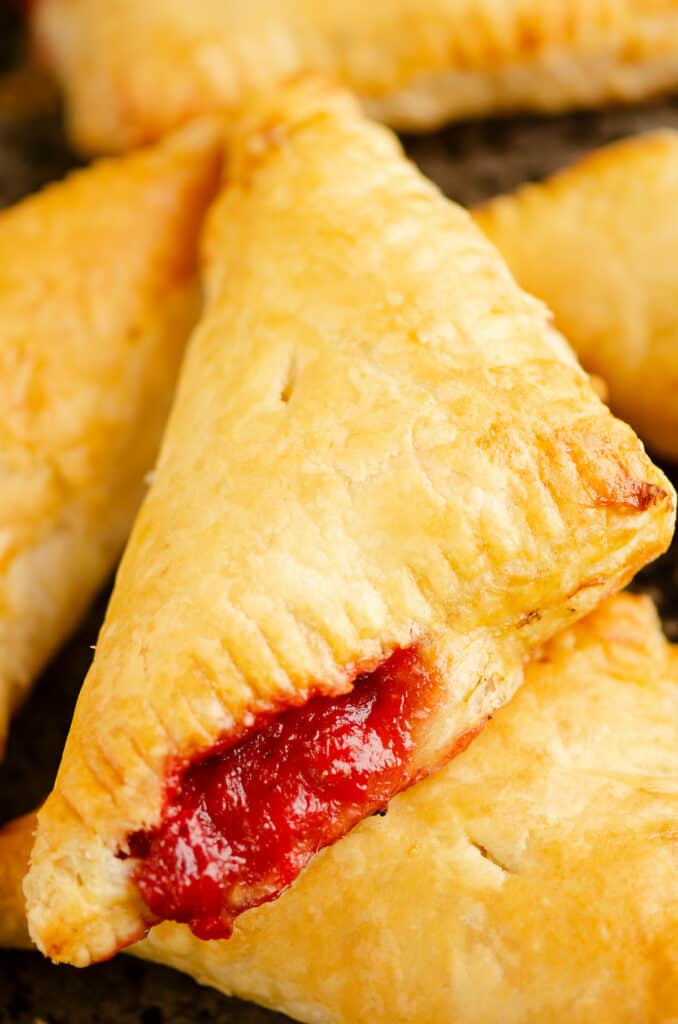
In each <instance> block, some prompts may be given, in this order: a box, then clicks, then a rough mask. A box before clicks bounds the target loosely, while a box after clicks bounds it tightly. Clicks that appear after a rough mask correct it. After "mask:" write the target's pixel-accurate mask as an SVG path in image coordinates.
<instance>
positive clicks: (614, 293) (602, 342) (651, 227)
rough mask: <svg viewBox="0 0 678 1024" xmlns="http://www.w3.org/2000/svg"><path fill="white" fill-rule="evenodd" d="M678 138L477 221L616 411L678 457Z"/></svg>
mask: <svg viewBox="0 0 678 1024" xmlns="http://www.w3.org/2000/svg"><path fill="white" fill-rule="evenodd" d="M677 209H678V132H671V131H664V132H659V133H656V134H651V135H641V136H639V137H637V138H634V139H629V140H626V141H624V142H619V143H617V144H615V145H612V146H608V147H606V148H605V149H602V150H600V151H598V152H596V153H594V154H592V155H590V156H588V157H586V158H585V159H584V160H582V161H581V162H579V163H578V164H575V166H574V167H572V168H569V169H568V170H565V171H562V172H560V173H559V174H556V175H555V176H554V177H552V178H551V179H549V180H548V181H546V182H544V183H542V184H538V185H528V186H526V187H524V188H521V189H519V190H518V191H517V192H516V193H514V194H513V195H507V196H502V197H500V198H499V199H495V200H493V201H492V202H490V203H487V204H485V205H484V206H481V207H479V208H478V209H477V210H476V211H475V214H474V216H475V218H476V222H477V223H478V225H479V226H480V227H481V228H482V230H483V231H484V232H485V233H486V234H487V235H488V236H489V238H490V239H491V240H492V241H493V242H494V243H495V245H497V246H498V247H499V249H500V250H501V252H502V254H503V256H504V258H505V259H506V260H507V262H508V264H509V267H510V268H511V270H512V271H513V273H514V274H515V275H516V277H517V278H518V281H519V282H520V284H522V286H523V287H524V288H527V290H528V291H531V292H533V293H534V294H535V295H538V296H539V298H541V299H543V300H544V301H545V302H546V303H548V305H549V306H550V307H551V309H552V310H553V311H554V313H555V316H556V322H557V324H558V326H559V327H560V328H561V329H562V330H563V331H564V332H565V334H566V335H567V337H568V339H569V341H570V342H571V343H572V345H573V346H574V348H575V349H576V351H577V354H578V355H579V357H580V359H581V361H582V363H583V364H584V366H585V367H586V368H587V369H588V370H591V371H592V372H593V373H596V374H599V375H600V376H601V377H603V379H604V380H605V381H606V383H607V385H608V387H609V392H610V399H611V403H612V408H613V409H614V410H615V412H617V413H618V414H619V415H620V416H622V417H623V418H624V419H626V420H628V421H629V423H631V424H633V426H634V428H635V429H636V430H637V431H638V433H639V434H640V436H641V437H642V438H643V440H644V441H647V443H648V444H650V445H651V446H652V447H653V448H654V449H655V450H656V451H657V452H660V453H662V454H663V455H666V456H668V457H669V458H674V459H676V458H678V304H677V303H676V296H677V295H678V214H677V213H676V210H677Z"/></svg>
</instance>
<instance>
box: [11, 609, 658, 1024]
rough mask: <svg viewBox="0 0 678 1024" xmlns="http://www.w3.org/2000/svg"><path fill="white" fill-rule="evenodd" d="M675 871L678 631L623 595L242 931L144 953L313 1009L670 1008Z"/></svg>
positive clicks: (592, 1021)
mask: <svg viewBox="0 0 678 1024" xmlns="http://www.w3.org/2000/svg"><path fill="white" fill-rule="evenodd" d="M33 827H34V822H33V821H32V820H31V819H26V820H25V821H24V822H23V823H21V824H18V825H16V826H14V828H13V831H12V832H10V833H9V836H7V834H6V833H4V834H0V864H3V865H6V868H5V870H6V873H7V877H6V879H0V908H2V909H3V910H4V908H7V910H6V911H5V913H4V914H3V912H2V910H0V942H2V943H4V944H17V943H19V944H21V945H24V944H25V943H26V942H27V933H26V928H25V924H24V923H23V922H22V920H21V917H22V911H23V907H22V902H21V894H20V892H19V891H18V887H19V880H20V878H21V876H22V874H23V872H24V871H25V868H26V864H27V860H28V851H29V849H30V842H31V836H32V829H33ZM20 835H21V836H22V838H21V839H20V838H19V836H20ZM677 877H678V649H676V648H675V647H673V648H672V647H670V646H669V645H668V644H667V643H666V641H665V640H664V638H663V636H662V633H661V629H660V627H659V623H658V621H657V616H656V613H655V611H654V609H653V607H652V605H651V603H650V601H649V600H648V599H647V598H639V597H632V596H630V595H626V594H625V595H620V596H617V597H615V598H612V599H610V600H609V601H607V602H606V603H605V604H603V605H601V606H600V607H599V609H598V610H597V611H596V612H594V613H593V614H592V615H590V616H589V617H588V618H586V619H585V620H583V621H582V622H580V623H579V624H577V625H576V626H575V627H572V628H570V629H569V630H567V631H565V632H564V633H561V634H560V635H559V636H558V637H557V638H556V639H555V640H553V641H551V642H550V643H549V644H548V645H547V646H546V647H545V649H544V650H543V651H542V653H541V654H540V656H539V657H538V658H537V659H536V660H535V661H534V662H533V663H532V665H531V666H530V667H529V669H528V671H527V678H526V682H525V686H524V687H523V688H522V690H521V691H520V693H519V694H518V695H517V696H516V697H515V699H514V700H513V701H512V702H511V703H510V704H509V705H508V706H507V707H505V708H503V709H502V710H501V711H500V712H498V714H497V716H496V718H495V720H494V721H493V722H491V723H490V724H489V725H488V727H487V728H486V730H485V731H484V732H483V734H482V735H481V736H480V737H479V739H478V740H476V742H475V743H474V744H472V745H471V747H470V748H469V750H467V751H466V753H464V754H462V755H461V756H460V757H459V758H457V759H456V760H455V761H453V762H452V763H451V764H450V765H448V766H447V767H446V768H444V769H443V770H442V771H441V772H439V773H438V774H437V775H435V776H434V777H432V778H430V779H428V780H427V781H426V782H423V783H421V784H420V785H419V786H416V787H414V788H413V789H411V790H410V791H409V792H407V793H405V794H403V795H402V796H399V797H397V798H396V799H395V800H394V801H393V802H392V804H391V807H390V809H389V813H388V815H387V816H386V817H385V818H370V819H368V820H367V821H364V822H363V823H362V824H361V825H359V826H358V827H357V828H356V829H355V831H354V832H353V833H351V835H349V836H346V837H345V838H344V839H342V840H341V841H340V842H338V843H337V844H336V845H335V846H334V847H333V848H332V849H330V850H327V851H325V852H324V853H323V854H321V855H319V856H318V857H316V858H315V860H314V861H313V863H312V864H311V865H310V867H309V868H308V869H307V871H306V872H305V873H304V874H303V875H302V876H301V877H300V878H298V879H297V881H296V882H295V883H294V885H293V886H292V887H291V888H290V889H289V890H288V891H287V892H286V893H284V894H283V895H282V896H281V897H280V899H278V900H277V901H276V902H275V903H273V904H269V905H267V906H265V907H260V908H258V909H256V910H253V911H250V912H248V913H247V914H245V915H244V916H243V917H241V918H240V920H239V922H238V923H237V924H236V929H235V934H234V936H233V938H232V939H231V940H230V941H228V942H210V943H206V942H200V941H199V940H197V939H195V938H194V937H193V936H192V935H191V934H190V932H189V931H188V929H186V928H184V927H182V926H180V925H171V924H164V925H160V926H159V927H157V928H154V929H153V930H152V931H151V933H150V935H149V937H148V939H146V940H145V941H144V942H142V943H140V944H139V945H137V946H134V947H132V949H131V952H132V953H135V954H137V955H140V956H144V957H146V958H149V959H152V960H156V961H158V962H160V963H165V964H169V965H171V966H173V967H176V968H178V969H179V970H182V971H185V972H187V973H189V974H191V975H193V977H195V978H197V979H198V980H199V981H201V982H203V983H205V984H208V985H212V986H214V987H216V988H218V989H220V990H221V991H223V992H226V993H233V994H235V995H239V996H243V997H245V998H248V999H253V1000H256V1001H257V1002H261V1003H264V1004H265V1005H267V1006H271V1007H273V1008H275V1009H277V1010H280V1011H283V1012H285V1013H288V1014H290V1015H291V1016H293V1017H297V1018H298V1019H299V1020H302V1021H307V1022H309V1024H357V1022H363V1021H364V1022H367V1021H370V1022H371V1024H450V1022H451V1021H454V1022H455V1024H495V1022H497V1021H501V1022H502V1024H530V1022H534V1021H537V1020H538V1021H540V1022H542V1024H562V1022H563V1021H567V1022H568V1024H600V1022H601V1021H604V1022H605V1024H638V1022H639V1021H642V1022H643V1024H668V1022H669V1021H672V1020H675V1019H676V1016H677V1015H678V885H677V882H676V879H677ZM3 890H4V891H3Z"/></svg>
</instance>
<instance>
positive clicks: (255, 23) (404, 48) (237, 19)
mask: <svg viewBox="0 0 678 1024" xmlns="http://www.w3.org/2000/svg"><path fill="white" fill-rule="evenodd" d="M33 11H34V24H35V35H36V39H37V44H38V47H39V49H40V51H41V52H42V53H43V54H44V56H45V59H46V61H47V62H48V63H49V65H50V66H51V67H52V68H53V70H54V71H55V72H56V74H57V76H58V77H59V79H60V80H61V81H62V83H63V86H64V89H65V92H66V97H67V111H68V116H69V121H70V127H71V134H72V137H73V139H74V140H75V141H76V142H77V144H78V145H79V146H80V147H81V148H82V149H84V150H86V151H95V152H98V151H101V150H111V149H115V150H119V149H124V148H127V147H129V146H133V145H137V144H138V143H139V142H142V141H146V140H148V139H153V138H157V137H159V136H160V135H162V134H163V133H165V132H166V131H167V130H168V129H170V128H172V127H175V126H176V125H177V124H179V123H181V122H183V121H185V120H186V119H188V118H190V117H192V116H195V114H197V113H202V112H204V111H206V110H208V111H215V110H219V111H223V112H226V113H231V112H233V111H234V110H236V109H237V108H238V107H239V106H240V104H241V103H242V100H243V97H244V96H246V95H247V94H248V93H249V92H250V91H251V90H252V89H253V88H260V87H263V88H266V87H269V88H270V87H271V86H272V85H274V84H276V83H279V82H280V81H282V80H284V79H286V78H288V77H289V76H290V75H294V74H297V73H299V72H304V71H315V72H321V73H323V74H326V75H330V76H333V77H336V78H337V79H339V80H340V81H341V82H343V84H344V85H346V86H349V87H350V88H352V89H353V90H354V91H355V92H356V93H358V95H360V96H361V97H362V99H363V100H364V101H365V103H366V105H367V109H368V111H369V112H370V113H371V114H372V115H373V116H375V117H377V118H379V119H382V120H385V121H387V122H388V123H390V124H391V125H393V126H395V127H397V128H400V129H408V130H422V129H430V128H432V127H435V126H436V125H440V124H442V123H443V122H444V121H447V120H450V119H453V118H459V117H469V116H478V115H482V114H489V113H497V112H503V111H511V110H539V111H546V112H554V111H557V110H562V109H567V108H571V107H587V106H596V105H599V104H601V103H603V102H609V101H612V100H617V101H629V100H638V99H640V98H642V97H647V96H650V95H652V94H655V93H658V92H661V91H666V90H667V89H672V88H675V86H676V85H678V3H677V2H676V0H549V2H548V3H544V2H543V0H502V2H501V3H496V2H494V0H425V2H422V0H371V2H370V3H367V4H366V3H363V2H361V0H250V2H248V3H242V2H241V0H199V2H198V3H194V4H191V5H187V4H186V3H185V2H184V0H144V3H139V2H138V0H116V3H115V4H111V3H110V2H109V0H37V2H35V3H33Z"/></svg>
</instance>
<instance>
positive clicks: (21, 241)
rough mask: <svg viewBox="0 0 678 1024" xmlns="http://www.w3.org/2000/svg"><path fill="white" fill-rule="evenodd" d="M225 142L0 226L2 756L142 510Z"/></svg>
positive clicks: (49, 198)
mask: <svg viewBox="0 0 678 1024" xmlns="http://www.w3.org/2000/svg"><path fill="white" fill-rule="evenodd" d="M217 143H218V137H217V135H216V134H215V131H214V130H213V129H211V128H208V127H207V126H206V125H205V126H200V127H196V128H193V129H186V130H185V131H184V132H182V133H181V134H179V135H177V136H176V137H175V138H173V139H171V140H169V141H167V142H166V143H165V144H164V145H162V146H160V147H158V148H157V149H154V150H149V151H148V152H144V153H140V154H139V155H138V156H133V157H128V158H125V159H121V160H118V161H111V162H106V163H102V164H99V165H97V166H94V167H91V168H89V169H87V170H84V171H79V172H77V173H75V174H73V175H71V176H70V177H69V178H67V179H66V180H65V181H63V182H60V183H58V184H56V185H52V186H50V187H49V188H47V189H45V190H44V191H43V192H40V193H39V194H37V195H34V196H30V197H29V198H27V199H25V200H23V201H22V202H20V203H18V204H17V205H16V206H14V207H11V208H8V209H6V210H4V211H3V212H2V213H0V750H1V748H2V745H3V741H4V738H5V731H6V727H7V718H8V715H9V713H10V711H11V710H12V709H13V707H14V706H15V705H16V703H17V701H18V700H19V699H20V698H21V697H22V695H23V694H24V693H25V691H26V689H27V687H28V685H29V684H30V683H31V681H32V680H33V679H34V678H35V676H36V674H37V673H38V672H39V671H40V669H41V668H42V667H43V665H44V664H45V662H46V661H47V659H48V658H49V657H50V656H51V655H52V654H53V653H54V652H55V650H56V648H57V647H58V646H59V645H60V644H61V643H62V642H63V640H64V639H65V637H66V636H67V635H68V633H69V632H70V631H71V630H72V629H73V627H74V626H75V624H76V623H77V621H78V619H79V617H80V615H81V614H82V612H83V610H84V609H85V607H86V605H87V603H88V602H89V601H90V600H91V599H92V597H93V596H94V594H95V592H96V590H97V589H98V588H99V587H100V586H101V585H102V584H103V582H104V580H105V579H106V577H107V576H108V574H109V573H110V572H111V570H112V568H113V566H114V564H115V560H116V559H117V558H118V556H119V554H120V551H121V549H122V546H123V543H124V541H125V539H126V536H127V534H128V533H129V529H130V527H131V525H132V520H133V518H134V515H135V513H136V510H137V508H138V505H139V502H140V500H141V496H142V492H143V488H144V476H145V474H146V473H147V471H148V470H149V469H150V467H151V466H152V464H153V460H154V459H155V456H156V453H157V448H158V445H159V442H160V435H161V430H162V427H163V425H164V421H165V417H166V414H167V411H168V409H169V404H170V398H171V393H172V388H173V385H174V381H175V378H176V374H177V370H178V366H179V361H180V358H181V355H182V350H183V347H184V344H185V341H186V339H187V337H188V334H189V332H190V329H191V327H192V325H193V324H194V322H195V319H196V317H197V313H198V287H197V279H196V263H197V253H196V249H197V235H198V228H199V225H200V222H201V220H202V217H203V214H204V212H205V208H206V205H207V203H208V201H209V198H210V196H211V195H212V194H213V191H214V189H215V187H216V179H217Z"/></svg>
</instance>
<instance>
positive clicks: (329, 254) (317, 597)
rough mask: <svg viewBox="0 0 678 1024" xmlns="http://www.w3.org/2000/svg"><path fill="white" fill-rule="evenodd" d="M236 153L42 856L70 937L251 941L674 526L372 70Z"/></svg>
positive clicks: (36, 909)
mask: <svg viewBox="0 0 678 1024" xmlns="http://www.w3.org/2000/svg"><path fill="white" fill-rule="evenodd" d="M226 177H227V181H228V183H229V185H228V188H227V189H226V190H225V192H224V194H223V197H222V198H221V199H220V200H218V201H217V203H216V204H215V206H214V207H213V210H212V213H211V215H210V218H209V221H208V227H207V236H206V242H205V251H206V308H205V312H204V316H203V319H202V321H201V324H200V326H199V327H198V329H197V330H196V333H195V334H194V336H193V339H192V341H191V343H190V345H189V350H188V353H187V357H186V360H185V363H184V369H183V372H182V377H181V380H180V384H179V388H178V393H177V398H176V400H175V405H174V409H173V412H172V414H171V417H170V421H169V426H168V430H167V433H166V436H165V440H164V444H163V448H162V451H161V456H160V459H159V463H158V466H157V470H156V474H155V477H154V481H153V484H152V486H151V488H150V491H149V494H148V496H147V498H146V500H145V502H144V505H143V507H142V510H141V513H140V515H139V517H138V519H137V522H136V525H135V528H134V531H133V534H132V537H131V540H130V543H129V545H128V548H127V551H126V553H125V556H124V558H123V561H122V565H121V568H120V570H119V574H118V578H117V583H116V587H115V591H114V594H113V597H112V599H111V603H110V606H109V609H108V614H107V617H106V622H105V624H104V627H103V629H102V632H101V635H100V638H99V643H98V645H97V650H96V655H95V658H94V663H93V665H92V668H91V671H90V673H89V675H88V677H87V680H86V682H85V684H84V687H83V690H82V693H81V696H80V699H79V702H78V706H77V709H76V712H75V717H74V720H73V725H72V728H71V732H70V735H69V738H68V742H67V744H66V748H65V752H64V757H63V760H62V764H61V768H60V770H59V774H58V778H57V781H56V784H55V789H54V792H53V793H52V795H51V796H50V798H49V799H48V800H47V803H46V804H45V806H44V808H43V810H42V811H41V813H40V818H39V822H40V824H39V828H38V833H37V839H36V846H35V850H34V854H33V865H32V870H31V873H30V875H29V877H28V880H27V895H28V906H29V920H30V923H31V929H32V934H33V936H34V938H35V940H36V941H37V943H38V944H39V945H40V947H41V948H42V949H43V950H44V951H46V952H47V953H48V954H49V955H50V956H52V957H54V958H55V959H61V960H68V961H71V962H74V963H76V964H85V963H87V962H89V961H90V960H93V959H100V958H102V957H107V956H110V955H111V954H112V953H114V952H115V950H116V949H118V948H120V947H121V946H124V945H126V944H128V943H130V942H132V941H134V940H135V939H137V938H139V937H140V936H141V935H142V934H143V932H144V931H145V930H146V929H147V928H148V926H149V925H150V924H151V923H153V922H154V921H156V920H158V918H163V917H165V918H172V919H177V920H182V921H187V922H190V924H191V926H192V928H193V929H194V930H195V932H196V934H198V935H200V936H201V937H203V938H204V937H221V936H224V935H227V934H228V932H229V930H230V929H231V927H232V922H233V919H234V918H235V916H236V915H237V914H238V913H240V912H241V911H242V910H245V909H247V908H248V907H251V906H254V905H256V904H258V903H261V902H263V901H265V900H269V899H272V898H274V897H275V896H276V895H277V894H278V893H279V892H280V890H281V889H282V888H284V887H285V886H286V885H287V884H289V883H290V882H291V881H293V879H294V878H295V877H296V875H297V874H298V873H299V871H300V870H301V869H302V868H303V866H304V865H305V864H306V863H307V862H308V861H309V860H310V859H311V858H312V856H313V854H314V853H315V852H316V851H317V850H318V849H320V848H321V847H322V846H325V845H328V844H331V843H332V842H334V841H335V840H336V839H337V838H339V836H341V835H342V834H343V833H344V832H346V831H347V830H348V829H349V828H351V827H352V826H353V825H354V824H356V822H357V821H359V820H360V819H361V818H363V817H365V816H366V815H368V814H371V813H372V812H374V811H375V810H378V809H381V808H383V807H384V806H385V805H386V804H387V802H388V800H389V799H390V797H391V796H393V795H394V793H396V792H398V791H399V790H401V789H404V788H406V787H407V786H408V785H410V784H411V783H412V782H414V781H416V780H417V779H418V778H421V777H423V776H424V775H426V774H428V773H429V772H430V771H431V770H433V769H435V768H438V767H440V765H441V764H442V763H444V762H445V761H446V760H447V759H448V758H449V757H450V756H452V755H453V754H454V753H457V752H459V751H460V750H461V749H463V747H464V746H465V745H466V744H467V743H468V742H469V741H470V739H472V738H473V736H474V735H475V734H476V733H477V732H478V731H479V729H480V728H481V727H482V725H483V724H484V722H485V721H486V720H487V718H488V717H489V716H490V715H491V713H492V712H493V711H494V709H495V708H496V707H498V706H499V705H500V704H501V703H503V701H505V700H506V699H507V698H508V697H510V696H511V694H512V693H513V691H514V690H515V688H516V686H517V685H518V683H519V681H520V678H521V672H522V664H523V662H524V659H525V658H526V656H527V654H528V652H530V651H531V650H532V649H533V648H534V646H535V645H536V644H537V643H540V642H541V641H543V640H544V639H545V638H546V637H548V636H550V635H551V634H552V633H554V632H555V631H556V630H557V629H559V628H560V627H561V626H563V625H564V624H566V623H569V622H572V621H574V620H575V619H576V618H577V617H578V616H580V615H583V614H584V613H585V612H587V611H588V610H590V609H591V608H592V607H593V606H594V605H595V604H596V603H598V601H600V600H601V598H602V597H603V596H604V595H606V594H607V593H609V592H611V591H614V590H616V589H617V588H619V587H621V586H622V585H623V584H624V583H625V581H626V580H628V579H629V578H630V577H631V576H632V575H633V573H634V572H635V571H636V570H637V569H638V568H639V567H640V566H641V565H642V564H643V563H644V562H646V561H647V560H648V559H649V558H652V557H653V556H654V555H656V554H657V553H658V552H659V551H661V550H662V549H664V548H665V547H666V546H667V544H668V542H669V538H670V536H671V532H672V529H673V519H674V510H675V505H674V500H675V497H674V494H673V491H672V489H671V486H670V484H669V483H668V481H667V480H666V479H665V478H664V477H663V475H662V474H661V473H660V472H659V471H658V470H657V469H656V468H655V467H653V465H652V464H651V462H650V461H649V460H648V459H647V457H646V456H645V454H644V452H643V449H642V446H641V445H640V443H639V442H638V440H637V439H636V438H635V436H634V435H633V433H632V431H631V429H630V428H629V427H628V426H627V425H626V424H623V423H621V422H619V421H617V420H615V419H614V418H613V417H612V416H611V414H610V413H609V412H608V410H607V409H606V408H605V407H604V406H603V405H602V404H601V402H600V401H599V400H598V398H596V396H595V395H594V393H593V392H592V390H591V388H590V385H589V383H588V379H587V378H586V375H585V374H584V372H583V370H581V368H580V367H579V366H578V365H577V364H576V363H575V361H574V357H573V356H572V354H571V352H570V350H569V348H568V347H567V345H566V344H565V342H564V341H563V339H562V338H561V337H560V336H559V335H558V334H556V332H555V331H554V330H553V328H552V327H551V325H550V321H549V316H548V314H547V312H546V310H545V308H544V307H542V306H541V305H540V304H539V303H537V302H536V301H535V300H533V299H531V298H529V297H528V296H526V295H525V294H524V293H523V292H521V291H520V290H519V288H518V287H517V286H516V285H515V283H514V281H513V279H512V278H511V277H510V275H509V273H508V271H507V269H506V268H505V266H504V264H503V263H502V262H501V260H500V259H499V257H498V256H497V254H496V252H495V251H494V249H492V247H491V246H490V245H489V243H487V242H486V241H485V239H484V238H483V237H482V235H481V233H480V231H478V229H477V228H475V227H474V226H473V224H472V222H471V220H470V218H469V216H468V214H467V213H466V212H465V211H463V210H461V209H460V208H459V207H457V206H455V205H454V204H451V203H449V202H448V201H447V200H445V199H444V198H443V197H442V196H441V195H440V193H439V192H438V191H437V190H436V189H435V188H434V186H432V185H431V184H430V183H429V182H427V181H426V180H425V179H424V178H423V177H421V176H420V175H419V174H418V172H417V171H416V169H415V168H414V167H413V166H412V165H411V164H409V163H408V162H407V161H406V160H405V159H404V158H403V156H402V153H401V150H400V148H399V146H398V143H397V141H396V139H395V138H394V137H393V136H392V135H391V134H390V132H388V131H387V130H386V129H383V128H380V127H378V126H376V125H373V124H371V123H370V122H368V121H367V120H366V119H364V118H363V117H361V116H360V114H359V111H358V109H357V106H356V104H355V102H354V101H353V100H352V99H351V98H350V97H349V96H348V95H345V94H343V93H338V92H334V91H333V90H331V89H330V88H328V87H325V86H323V85H322V84H317V83H313V82H311V83H300V84H298V85H297V86H295V87H294V88H291V89H290V90H288V91H284V92H282V93H281V94H280V95H279V96H274V97H272V98H271V99H270V100H269V101H268V102H267V103H265V104H264V106H263V107H262V108H260V109H257V111H256V113H254V114H252V117H251V120H249V121H248V123H247V125H245V126H244V127H243V128H242V130H241V133H240V135H239V136H238V140H237V143H236V144H235V145H234V148H233V153H232V157H231V159H230V163H229V166H228V168H227V171H226ZM142 896H143V899H142Z"/></svg>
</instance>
